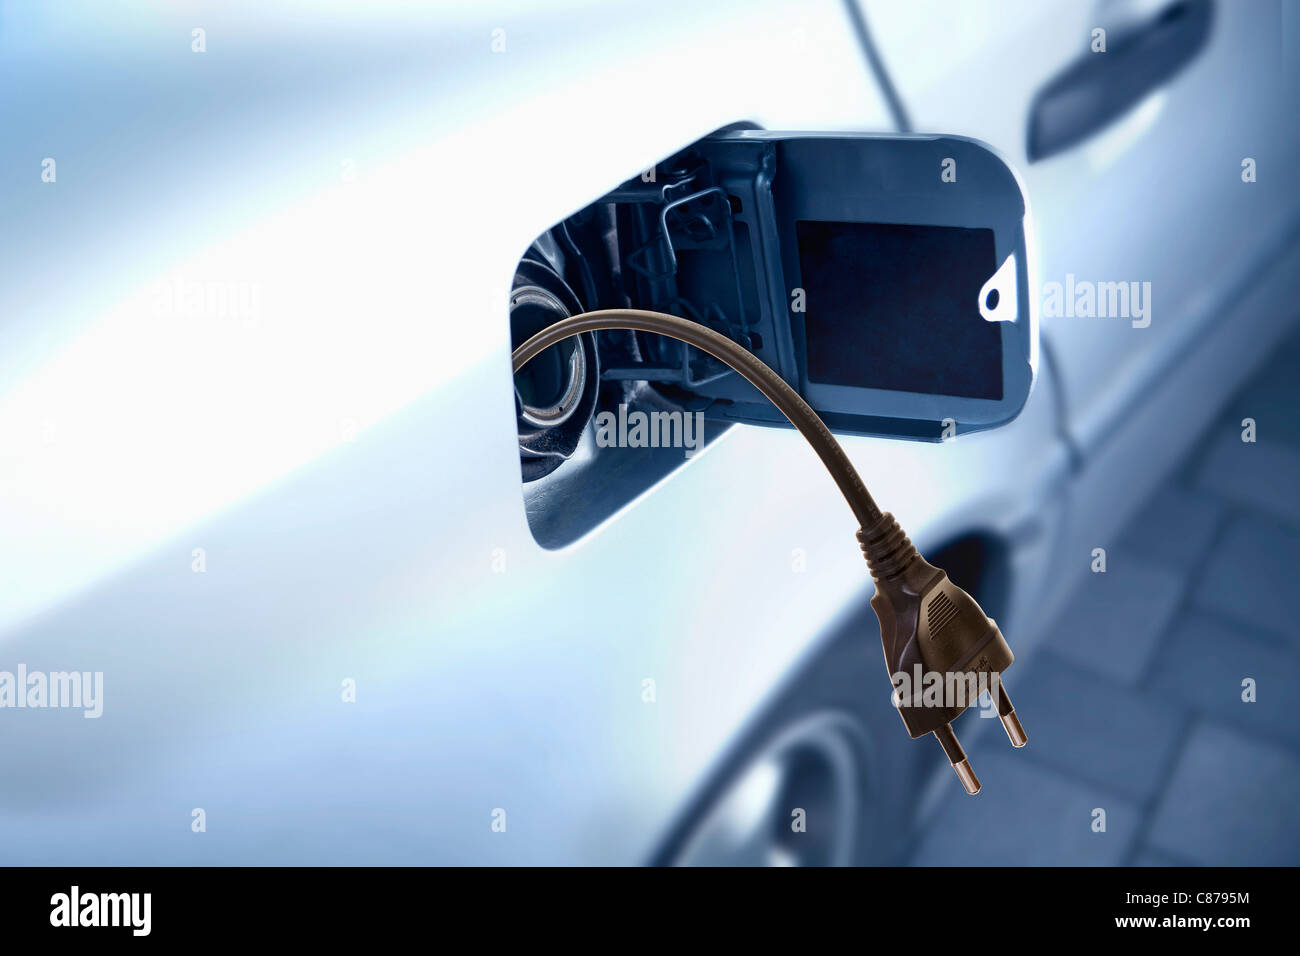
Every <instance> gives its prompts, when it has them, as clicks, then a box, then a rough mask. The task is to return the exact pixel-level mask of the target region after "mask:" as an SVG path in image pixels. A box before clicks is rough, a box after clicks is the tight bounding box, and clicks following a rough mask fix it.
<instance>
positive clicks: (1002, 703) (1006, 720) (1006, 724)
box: [998, 681, 1029, 747]
mask: <svg viewBox="0 0 1300 956" xmlns="http://www.w3.org/2000/svg"><path fill="white" fill-rule="evenodd" d="M998 717H999V718H1001V720H1002V726H1003V728H1004V729H1005V730H1006V732H1007V736H1008V737H1010V738H1011V746H1013V747H1023V746H1024V745H1025V744H1027V743H1029V738H1028V737H1027V736H1025V728H1024V727H1022V726H1020V718H1019V717H1017V716H1016V709H1015V708H1014V707H1012V706H1011V697H1010V695H1008V694H1007V689H1006V687H1004V686H1003V685H1002V682H1001V681H999V682H998Z"/></svg>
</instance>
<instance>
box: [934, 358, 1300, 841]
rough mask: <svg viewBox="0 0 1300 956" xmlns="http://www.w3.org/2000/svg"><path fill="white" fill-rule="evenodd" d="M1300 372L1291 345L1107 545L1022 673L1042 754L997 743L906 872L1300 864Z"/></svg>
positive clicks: (1034, 739) (978, 748)
mask: <svg viewBox="0 0 1300 956" xmlns="http://www.w3.org/2000/svg"><path fill="white" fill-rule="evenodd" d="M1297 372H1300V337H1293V338H1292V339H1291V340H1290V341H1289V342H1288V344H1287V345H1286V346H1284V347H1283V349H1282V350H1280V351H1279V353H1278V354H1277V355H1276V356H1275V357H1274V359H1273V360H1272V361H1271V362H1270V364H1268V365H1267V366H1266V367H1265V368H1264V369H1263V370H1262V371H1261V372H1260V373H1259V374H1258V375H1257V376H1255V378H1254V379H1253V380H1252V381H1251V382H1250V383H1248V384H1247V385H1246V387H1245V388H1244V389H1242V391H1241V392H1240V393H1239V394H1238V395H1237V396H1236V397H1235V398H1234V399H1233V400H1232V401H1231V402H1229V404H1228V406H1227V408H1226V409H1225V410H1224V413H1223V414H1222V415H1221V416H1219V419H1218V420H1217V422H1216V423H1215V425H1214V426H1212V427H1211V429H1210V430H1209V432H1208V433H1207V434H1206V436H1205V437H1204V438H1203V439H1202V440H1201V441H1199V442H1198V443H1197V445H1196V451H1195V452H1194V453H1193V455H1192V456H1191V458H1190V459H1189V460H1188V461H1187V462H1186V463H1185V464H1184V466H1183V467H1181V468H1179V469H1177V470H1176V471H1175V473H1174V475H1173V477H1171V478H1170V479H1169V481H1168V482H1166V484H1165V487H1163V488H1162V489H1161V490H1160V491H1159V492H1158V493H1157V494H1156V495H1155V496H1153V498H1152V500H1151V501H1150V502H1148V504H1147V505H1146V507H1145V508H1144V509H1143V512H1142V514H1141V515H1140V517H1139V518H1138V519H1137V520H1136V521H1135V522H1134V523H1133V524H1132V525H1131V526H1130V528H1129V531H1128V534H1127V537H1126V538H1125V539H1124V540H1122V541H1120V542H1118V543H1117V544H1116V545H1114V546H1113V547H1110V548H1108V549H1107V571H1106V573H1105V574H1092V575H1089V576H1088V580H1087V581H1086V582H1085V584H1084V586H1083V587H1082V588H1081V591H1080V593H1079V594H1078V595H1076V597H1075V599H1074V602H1073V606H1072V607H1071V608H1070V609H1069V610H1068V611H1067V613H1066V614H1065V615H1063V617H1062V623H1061V625H1060V627H1059V628H1058V629H1057V630H1056V631H1054V632H1053V636H1052V638H1051V640H1050V642H1049V645H1048V646H1047V647H1045V648H1040V649H1039V650H1038V651H1037V652H1035V653H1034V654H1031V655H1030V656H1029V657H1028V660H1027V662H1026V665H1025V668H1024V670H1023V671H1021V672H1020V673H1018V674H1017V675H1016V679H1015V682H1014V684H1013V686H1012V690H1013V693H1014V697H1015V701H1016V708H1017V710H1018V711H1020V712H1021V713H1022V714H1025V715H1026V717H1025V719H1026V725H1027V729H1028V730H1029V735H1030V743H1029V746H1028V747H1027V748H1026V749H1025V750H1023V751H1020V752H1014V751H1012V750H1011V748H1010V747H1009V746H1008V745H1007V742H1006V739H1005V736H1004V735H1003V734H1002V733H1001V731H1000V729H998V728H996V727H994V728H991V729H994V730H997V732H996V733H987V732H986V733H983V734H981V735H980V736H979V737H978V738H977V739H976V740H975V741H974V742H973V745H972V746H971V748H970V756H971V763H972V765H973V766H974V767H975V768H976V771H977V772H978V773H979V775H980V778H981V779H982V781H983V783H984V788H985V789H984V792H983V793H982V794H981V795H980V796H979V797H977V798H974V799H972V798H970V797H968V796H966V795H965V794H962V793H960V792H957V788H956V787H953V789H952V791H951V792H949V793H948V794H947V795H946V796H944V797H943V800H942V803H941V805H940V806H939V808H938V812H936V813H935V814H934V817H933V822H932V824H931V825H930V827H929V828H928V829H926V830H925V832H924V834H923V835H922V836H921V838H920V841H919V843H918V845H917V846H916V848H915V851H914V852H913V854H912V855H911V858H910V860H909V862H912V863H916V864H923V865H924V864H967V863H984V864H1047V865H1057V864H1063V865H1071V864H1103V865H1106V864H1110V865H1113V864H1127V865H1135V866H1142V865H1176V864H1193V865H1195V864H1223V865H1246V864H1280V865H1296V864H1300V627H1298V626H1297V625H1296V624H1295V623H1294V621H1293V618H1294V615H1295V612H1296V611H1297V610H1300V578H1298V577H1297V575H1298V574H1300V374H1297ZM1246 417H1250V418H1254V419H1255V421H1256V427H1257V441H1256V442H1255V443H1254V444H1247V443H1244V442H1242V440H1241V420H1242V419H1243V418H1246ZM1066 621H1068V622H1070V623H1069V625H1068V626H1067V625H1066V624H1065V623H1064V622H1066ZM1245 678H1251V679H1253V680H1254V681H1255V691H1256V698H1257V699H1256V701H1255V702H1253V703H1246V702H1244V701H1243V700H1242V690H1243V688H1242V681H1243V680H1244V679H1245ZM1029 715H1032V717H1030V716H1029ZM964 719H966V720H974V719H979V718H977V717H975V716H974V715H967V717H966V718H964ZM1098 808H1100V809H1103V810H1105V814H1106V829H1105V832H1094V830H1093V826H1092V824H1093V818H1094V811H1095V810H1096V809H1098Z"/></svg>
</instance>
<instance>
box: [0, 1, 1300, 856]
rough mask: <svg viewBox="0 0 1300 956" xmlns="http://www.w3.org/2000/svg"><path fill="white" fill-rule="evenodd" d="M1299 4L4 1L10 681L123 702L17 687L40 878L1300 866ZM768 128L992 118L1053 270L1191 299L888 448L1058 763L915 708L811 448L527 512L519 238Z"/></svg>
mask: <svg viewBox="0 0 1300 956" xmlns="http://www.w3.org/2000/svg"><path fill="white" fill-rule="evenodd" d="M1298 30H1300V11H1298V10H1297V5H1296V4H1295V3H1292V2H1289V0H1234V2H1231V3H1229V2H1223V0H1181V2H1177V0H1175V2H1170V0H1096V2H1094V0H1032V2H1031V0H1025V2H1010V3H1009V2H1002V0H998V2H994V0H987V2H986V0H969V2H956V0H952V2H947V0H944V2H941V0H926V2H917V0H913V2H907V3H902V2H898V3H895V2H885V0H861V2H842V0H821V2H816V3H809V2H777V0H772V2H747V3H730V2H728V3H717V4H708V5H701V4H691V3H676V2H665V3H657V4H654V5H652V6H648V7H647V6H646V5H642V4H626V5H611V4H607V3H605V4H594V3H585V2H552V3H522V2H521V3H474V4H450V3H443V4H429V3H416V2H403V0H380V2H372V3H366V4H354V3H344V2H323V3H322V2H316V3H306V2H293V0H275V2H260V3H240V2H221V3H215V2H201V0H192V2H183V3H172V2H168V3H162V2H146V3H133V4H129V5H128V4H111V3H109V4H105V3H89V2H64V3H59V4H57V5H51V4H40V3H35V2H30V3H25V2H12V0H10V2H3V3H0V86H2V87H3V89H4V90H5V93H4V94H3V97H4V99H3V102H4V106H3V112H4V116H5V120H6V135H5V136H4V137H3V140H0V177H3V178H2V181H3V184H4V185H3V189H4V192H5V210H6V216H5V222H6V228H5V229H3V230H2V231H0V244H2V245H0V252H2V253H3V257H4V260H5V263H6V268H5V275H4V281H3V284H2V285H0V671H9V672H16V670H17V668H18V667H19V665H23V666H25V667H26V668H27V669H28V670H29V671H44V672H57V671H73V670H75V671H81V672H102V674H103V686H104V699H103V714H102V716H101V717H99V718H97V719H92V720H87V719H85V718H84V717H83V715H82V714H81V713H80V712H79V711H74V710H54V709H39V708H25V709H12V708H7V707H6V708H4V709H0V723H3V727H0V762H3V765H4V766H5V767H6V768H7V772H6V773H5V775H4V779H3V781H0V861H2V862H5V863H10V864H136V863H167V864H186V863H217V864H234V863H246V864H259V863H268V864H271V863H279V864H325V863H370V864H387V863H402V864H413V863H458V864H614V865H621V864H640V863H672V864H678V863H683V864H772V865H788V864H845V863H890V864H893V863H897V864H908V863H913V864H989V863H996V864H1100V865H1138V864H1168V863H1189V864H1293V863H1296V862H1298V861H1300V821H1297V819H1296V816H1295V813H1294V810H1293V808H1294V807H1295V806H1296V804H1297V802H1298V801H1300V752H1298V749H1297V748H1298V747H1300V733H1297V731H1296V729H1295V728H1296V724H1295V722H1294V720H1293V719H1292V717H1291V713H1292V711H1291V707H1292V705H1293V704H1294V703H1296V702H1298V701H1300V697H1298V695H1300V691H1297V690H1296V688H1297V687H1298V686H1300V680H1297V677H1300V674H1298V673H1297V672H1298V671H1300V645H1297V643H1296V638H1295V635H1294V633H1293V630H1294V629H1293V628H1292V627H1291V626H1290V624H1289V617H1288V611H1289V608H1290V586H1291V582H1290V579H1289V575H1290V574H1291V573H1292V572H1294V571H1295V569H1296V568H1297V567H1298V566H1300V511H1298V510H1297V507H1298V506H1297V504H1296V496H1295V489H1296V488H1297V487H1298V486H1300V426H1298V425H1297V424H1296V422H1297V409H1298V408H1300V405H1298V404H1297V401H1296V399H1297V393H1296V388H1297V386H1296V384H1295V383H1296V375H1295V371H1296V369H1297V363H1298V362H1300V335H1298V333H1297V325H1296V323H1297V319H1300V309H1298V308H1297V306H1296V303H1297V302H1300V297H1298V293H1300V269H1298V268H1297V266H1300V242H1298V240H1300V190H1297V188H1296V181H1295V176H1294V171H1293V168H1292V166H1293V164H1294V161H1295V159H1294V158H1295V156H1296V155H1300V152H1298V150H1300V127H1298V126H1297V124H1296V122H1295V117H1296V114H1297V100H1298V98H1300V56H1298V50H1297V46H1298V44H1300V39H1298V32H1297V31H1298ZM1098 31H1102V32H1101V33H1100V34H1099V33H1098ZM737 123H748V124H754V125H757V126H761V127H763V128H767V129H773V130H831V131H836V130H839V131H870V132H877V133H891V134H900V135H901V134H907V133H920V134H925V133H942V134H954V135H963V136H970V137H974V138H976V139H979V140H982V141H984V142H986V143H988V144H989V145H991V146H992V147H993V148H994V149H996V150H997V151H998V152H999V154H1000V155H1001V156H1002V157H1003V158H1004V159H1005V160H1006V162H1007V163H1008V164H1009V165H1011V166H1012V168H1014V169H1015V170H1016V171H1017V173H1018V175H1019V176H1020V177H1021V180H1022V184H1023V188H1024V192H1025V194H1026V197H1027V199H1028V202H1029V205H1030V207H1031V210H1032V224H1033V227H1034V230H1035V239H1034V249H1035V251H1036V255H1035V257H1034V267H1035V269H1036V280H1035V281H1036V283H1037V287H1038V288H1039V289H1044V288H1045V287H1046V286H1047V284H1049V283H1061V284H1065V283H1067V282H1073V281H1075V280H1082V281H1088V282H1126V283H1127V282H1137V283H1150V290H1151V291H1150V298H1149V300H1148V305H1149V316H1148V318H1149V319H1150V321H1149V323H1148V324H1146V325H1141V324H1136V325H1135V324H1134V323H1133V322H1131V321H1129V320H1128V319H1125V318H1114V317H1111V318H1107V317H1088V316H1080V315H1075V316H1060V315H1055V314H1047V313H1048V311H1049V310H1047V309H1042V310H1040V314H1039V321H1040V328H1041V333H1042V345H1041V352H1040V356H1039V364H1038V379H1037V382H1036V385H1035V389H1034V392H1033V394H1032V395H1031V397H1030V399H1029V403H1028V405H1027V406H1026V408H1025V410H1024V412H1023V413H1022V414H1021V416H1020V417H1019V418H1018V419H1017V420H1016V421H1014V422H1013V423H1011V424H1010V425H1008V426H1006V427H1004V428H1001V429H998V430H996V431H990V432H985V433H979V434H972V435H967V436H958V437H957V438H956V440H954V441H951V442H945V443H942V444H924V443H910V442H902V441H887V440H882V439H870V438H860V437H850V438H846V439H845V442H844V444H845V447H846V449H847V451H848V453H849V455H850V456H851V457H852V458H853V460H854V461H855V463H856V464H857V466H858V467H859V470H860V471H861V472H862V473H863V476H864V477H865V479H866V481H867V482H868V484H869V486H870V487H871V489H872V492H873V494H874V496H875V497H876V499H877V500H878V501H880V502H881V504H882V506H884V507H885V508H887V509H888V510H890V511H892V512H893V513H894V514H895V515H896V516H897V517H898V518H899V520H900V522H901V523H902V524H903V526H904V527H906V528H907V529H908V531H909V533H910V535H911V537H912V538H913V540H914V541H915V542H916V543H917V544H918V546H920V547H921V548H922V549H923V550H924V551H925V553H926V555H927V557H928V559H929V560H930V561H931V562H932V563H934V564H936V565H940V566H942V567H945V568H946V569H947V570H948V571H949V574H950V575H951V577H952V578H953V579H954V580H955V581H956V582H957V583H958V584H960V585H961V586H962V587H964V588H966V589H967V590H969V591H971V593H972V594H974V595H975V596H976V597H977V598H978V599H979V600H980V602H981V604H982V605H983V606H984V607H985V609H986V610H988V611H989V613H990V614H991V615H992V616H994V617H996V618H997V620H998V622H999V625H1000V626H1001V629H1002V631H1003V633H1004V634H1005V635H1006V636H1007V638H1008V640H1009V642H1010V643H1011V645H1012V647H1013V648H1014V649H1015V651H1016V654H1017V663H1016V665H1015V667H1014V668H1013V670H1012V671H1011V672H1010V673H1009V675H1008V678H1007V683H1008V687H1009V689H1010V691H1011V692H1012V694H1013V697H1014V699H1015V701H1016V705H1017V711H1018V713H1019V714H1020V716H1021V717H1022V719H1023V721H1024V724H1025V727H1026V730H1027V732H1028V734H1029V738H1030V743H1029V746H1028V748H1026V749H1025V750H1023V751H1016V752H1012V751H1011V749H1010V747H1009V746H1008V745H1007V744H1006V742H1005V740H1004V739H1003V734H1002V732H1001V729H1000V727H999V726H998V722H997V721H991V720H984V719H982V718H981V717H980V716H979V715H978V713H977V712H975V711H972V712H969V713H968V714H966V715H965V716H964V717H963V718H962V719H961V720H960V721H959V725H958V728H957V729H958V731H959V733H960V735H961V738H962V740H963V743H965V745H966V747H967V750H968V751H969V753H970V755H971V760H972V763H973V765H974V767H975V769H976V771H977V772H978V773H979V775H980V777H981V779H982V781H983V784H984V789H983V791H982V792H981V793H980V794H979V795H978V796H977V797H974V798H972V797H968V796H966V795H965V794H964V793H962V792H961V790H960V788H959V786H958V784H957V782H956V780H955V779H953V776H952V772H951V769H950V768H949V767H948V765H947V762H946V761H945V760H944V759H943V756H942V752H941V750H940V749H939V747H938V746H937V745H935V744H934V742H933V741H930V740H928V739H927V740H920V741H911V740H909V739H908V738H907V736H906V733H905V731H904V728H903V726H902V722H901V721H900V720H899V718H898V716H897V714H896V713H893V712H892V708H891V706H890V702H889V686H888V680H887V678H886V675H885V674H884V673H883V672H882V670H881V662H882V657H881V652H880V643H879V632H878V628H877V624H876V620H875V617H874V614H873V613H872V612H871V610H870V607H869V606H868V603H867V602H868V600H869V599H870V596H871V588H870V582H869V579H868V577H867V575H866V574H865V573H864V569H863V567H862V564H861V558H860V555H859V553H858V549H857V546H856V542H855V541H854V539H853V535H852V531H853V530H854V529H853V528H852V527H851V526H849V525H848V523H847V521H846V518H847V513H845V512H844V509H843V504H842V503H841V502H840V500H838V496H837V495H836V493H835V490H834V488H833V486H832V485H831V484H830V482H829V481H827V480H826V476H825V474H824V472H823V471H822V469H821V466H820V464H819V462H818V461H817V459H816V458H815V456H813V455H811V454H810V453H809V452H808V451H807V449H806V448H805V447H804V446H803V445H802V440H801V439H800V438H799V436H798V435H797V434H795V433H793V432H792V431H789V430H784V429H776V428H763V427H750V426H733V427H731V428H728V429H726V430H725V431H722V430H720V431H719V433H718V434H717V435H716V436H715V437H714V439H713V440H712V441H711V442H710V444H709V447H708V448H707V449H706V450H705V451H704V452H703V453H702V454H700V455H698V456H696V457H694V458H692V459H690V460H685V459H684V457H682V456H681V455H680V454H679V450H667V451H670V452H674V454H673V455H671V456H668V457H666V456H663V455H658V456H650V457H646V456H642V457H629V456H630V453H631V451H633V450H629V449H618V448H610V449H600V450H599V454H600V455H604V456H606V457H605V458H603V459H599V460H598V463H599V464H601V466H602V467H601V468H594V467H590V466H591V463H592V460H591V459H589V458H584V457H583V456H584V455H587V454H588V453H591V454H595V453H594V452H591V449H590V447H588V449H587V451H586V452H583V454H582V455H578V456H575V458H574V460H573V461H572V462H566V463H565V464H564V465H563V466H561V468H560V469H559V470H558V471H557V472H556V475H555V477H557V478H562V479H564V481H565V482H566V484H565V485H564V487H565V488H566V489H567V490H566V492H565V494H563V495H560V494H555V495H538V494H537V493H536V489H535V488H533V489H531V490H530V489H529V487H528V485H527V484H526V483H524V482H521V463H520V453H519V444H518V435H517V430H516V424H515V422H514V418H515V412H514V402H513V395H512V391H513V389H512V380H511V372H510V365H509V352H510V347H511V334H512V331H511V324H510V304H509V299H510V290H511V284H512V281H513V279H514V276H515V271H516V268H517V265H518V263H519V260H520V256H521V254H522V253H523V251H524V250H525V249H526V248H527V247H528V246H529V244H530V243H531V242H533V240H534V239H535V238H536V237H537V236H539V235H540V234H542V233H543V232H544V231H545V230H547V229H549V228H550V227H551V226H553V225H554V224H556V223H559V222H561V221H563V220H564V219H565V218H566V217H569V216H572V215H573V214H574V213H575V212H576V211H577V210H580V209H583V208H584V207H586V206H588V205H589V204H590V203H592V202H593V201H595V200H596V199H598V198H599V197H601V196H603V195H605V194H606V193H608V192H609V191H610V190H611V189H613V188H614V187H616V186H617V185H618V184H619V183H622V182H624V181H625V180H627V179H629V178H631V177H633V176H636V175H637V174H638V173H639V172H640V171H641V170H644V169H646V168H648V167H651V166H653V165H654V164H655V163H657V162H659V161H661V160H663V159H664V158H666V157H669V156H672V155H674V154H676V153H678V152H679V151H680V150H682V149H683V148H685V147H687V146H689V145H690V144H691V143H693V142H695V141H697V140H698V139H700V138H701V137H704V136H706V135H708V134H709V133H710V132H712V131H715V130H718V129H721V128H724V127H727V126H731V125H733V124H737ZM1247 419H1249V420H1250V422H1251V424H1250V425H1248V424H1247V423H1246V420H1247ZM1247 436H1248V437H1249V438H1251V439H1253V440H1244V438H1245V437H1247ZM620 453H622V455H623V456H625V457H619V456H620ZM610 474H619V475H623V476H624V477H623V478H621V479H619V480H614V479H609V480H608V481H606V480H604V479H602V478H601V477H600V476H602V475H605V476H608V475H610ZM629 475H630V476H631V477H630V478H629V477H627V476H629ZM593 501H599V502H600V507H598V508H595V507H584V506H583V503H584V502H587V503H590V502H593ZM548 509H552V510H550V511H548ZM557 516H558V517H557ZM561 520H563V521H567V522H568V524H567V525H566V526H565V528H564V533H563V534H562V535H554V534H548V533H546V531H545V529H552V530H553V529H555V528H556V527H557V522H559V521H561ZM1097 549H1102V550H1104V552H1105V571H1104V573H1103V572H1099V571H1097V570H1095V568H1096V561H1097ZM1247 680H1249V681H1252V682H1253V686H1254V688H1255V691H1256V694H1255V699H1254V701H1252V702H1247V701H1245V700H1243V689H1244V687H1243V681H1247ZM1098 810H1102V811H1104V821H1105V826H1104V829H1102V828H1098V826H1097V821H1098V820H1099V819H1103V818H1102V817H1099V816H1098V814H1097V811H1098ZM196 811H202V813H201V814H199V813H196ZM796 817H798V818H799V819H801V820H802V821H803V822H804V826H803V828H802V829H796V828H794V827H792V821H793V820H794V819H795V818H796ZM200 818H201V819H202V820H203V821H204V825H203V826H202V827H199V826H198V821H199V820H200Z"/></svg>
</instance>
